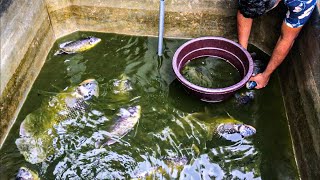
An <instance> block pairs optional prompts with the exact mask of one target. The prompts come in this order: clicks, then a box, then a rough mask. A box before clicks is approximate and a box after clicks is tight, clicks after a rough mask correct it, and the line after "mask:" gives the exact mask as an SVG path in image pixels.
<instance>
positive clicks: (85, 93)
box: [16, 79, 99, 164]
mask: <svg viewBox="0 0 320 180" xmlns="http://www.w3.org/2000/svg"><path fill="white" fill-rule="evenodd" d="M98 95H99V87H98V82H97V81H96V80H94V79H88V80H85V81H83V82H82V83H80V84H79V85H78V86H76V87H70V88H68V89H67V90H66V91H64V92H61V93H58V94H57V95H55V96H53V97H50V98H49V99H46V100H44V101H43V102H42V104H41V106H40V108H39V109H37V110H35V111H34V112H32V113H30V114H28V115H27V116H26V118H25V119H24V121H23V122H22V123H21V125H20V138H18V139H17V140H16V145H17V147H18V149H19V150H20V153H21V154H22V155H23V156H24V157H25V159H26V160H27V161H28V162H30V163H32V164H36V163H40V162H42V161H44V160H45V159H46V157H47V156H48V155H49V154H53V153H54V148H53V147H52V142H53V139H54V138H55V137H56V135H55V131H54V126H55V125H57V124H58V123H59V122H61V121H62V120H65V119H68V118H75V117H77V115H79V113H83V112H84V111H85V109H86V108H87V106H88V104H87V100H89V99H91V98H92V97H93V96H96V97H97V96H98Z"/></svg>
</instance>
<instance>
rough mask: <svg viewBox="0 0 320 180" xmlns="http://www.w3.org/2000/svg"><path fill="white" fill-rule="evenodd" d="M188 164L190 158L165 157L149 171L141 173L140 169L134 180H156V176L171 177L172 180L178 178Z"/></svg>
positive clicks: (148, 169)
mask: <svg viewBox="0 0 320 180" xmlns="http://www.w3.org/2000/svg"><path fill="white" fill-rule="evenodd" d="M187 163H188V158H187V157H186V156H182V157H178V156H177V157H164V158H161V159H159V161H158V164H155V165H154V166H153V167H149V168H147V170H143V171H141V170H140V168H139V167H138V168H137V170H136V172H135V173H134V177H133V178H132V180H138V179H154V177H155V175H156V174H162V175H169V176H170V178H178V177H177V176H178V174H179V172H181V171H182V170H183V168H184V166H185V165H187Z"/></svg>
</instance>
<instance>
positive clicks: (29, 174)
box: [16, 167, 39, 180]
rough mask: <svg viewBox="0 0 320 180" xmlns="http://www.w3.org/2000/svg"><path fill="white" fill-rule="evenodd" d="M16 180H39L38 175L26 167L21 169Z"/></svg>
mask: <svg viewBox="0 0 320 180" xmlns="http://www.w3.org/2000/svg"><path fill="white" fill-rule="evenodd" d="M16 180H39V177H38V174H37V173H35V172H33V171H31V170H30V169H28V168H26V167H21V168H19V171H18V174H17V175H16Z"/></svg>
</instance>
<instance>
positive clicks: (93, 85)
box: [77, 79, 99, 100]
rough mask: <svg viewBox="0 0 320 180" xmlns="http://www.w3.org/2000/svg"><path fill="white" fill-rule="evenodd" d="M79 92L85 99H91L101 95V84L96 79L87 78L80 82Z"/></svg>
mask: <svg viewBox="0 0 320 180" xmlns="http://www.w3.org/2000/svg"><path fill="white" fill-rule="evenodd" d="M77 93H78V94H79V95H80V96H81V97H83V99H84V100H89V99H91V98H92V97H93V96H96V97H98V96H99V85H98V82H97V81H96V80H95V79H87V80H85V81H83V82H82V83H80V84H79V86H78V87H77Z"/></svg>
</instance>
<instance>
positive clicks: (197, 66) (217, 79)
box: [181, 57, 241, 88]
mask: <svg viewBox="0 0 320 180" xmlns="http://www.w3.org/2000/svg"><path fill="white" fill-rule="evenodd" d="M181 74H182V75H183V76H184V77H185V78H186V79H187V80H188V81H189V82H191V83H193V84H195V85H198V86H202V87H206V88H225V87H228V86H232V85H234V84H236V83H238V82H240V80H241V77H240V73H239V72H238V71H237V69H236V68H235V67H233V66H232V65H231V64H230V63H227V62H226V61H225V60H223V59H221V58H218V57H201V58H197V59H194V60H192V61H189V62H188V63H187V64H186V65H185V66H184V67H183V68H182V70H181Z"/></svg>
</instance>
